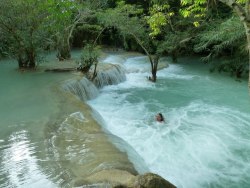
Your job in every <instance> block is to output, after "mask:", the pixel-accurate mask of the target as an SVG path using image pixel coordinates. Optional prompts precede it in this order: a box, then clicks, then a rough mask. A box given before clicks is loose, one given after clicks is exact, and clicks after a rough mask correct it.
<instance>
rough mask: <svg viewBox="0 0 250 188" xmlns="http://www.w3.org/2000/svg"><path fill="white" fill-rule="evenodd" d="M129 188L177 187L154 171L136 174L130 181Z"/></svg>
mask: <svg viewBox="0 0 250 188" xmlns="http://www.w3.org/2000/svg"><path fill="white" fill-rule="evenodd" d="M128 188H176V186H174V185H173V184H171V183H170V182H168V181H167V180H165V179H164V178H162V177H161V176H159V175H157V174H153V173H146V174H143V175H138V176H136V178H135V179H133V180H132V181H130V182H129V183H128Z"/></svg>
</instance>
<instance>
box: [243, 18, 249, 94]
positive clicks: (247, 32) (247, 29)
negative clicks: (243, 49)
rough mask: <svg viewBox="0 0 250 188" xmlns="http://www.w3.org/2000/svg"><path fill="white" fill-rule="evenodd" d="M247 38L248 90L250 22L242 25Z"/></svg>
mask: <svg viewBox="0 0 250 188" xmlns="http://www.w3.org/2000/svg"><path fill="white" fill-rule="evenodd" d="M244 27H245V30H246V36H247V49H248V67H249V68H248V72H249V73H248V74H249V76H248V88H249V90H250V22H247V23H244Z"/></svg>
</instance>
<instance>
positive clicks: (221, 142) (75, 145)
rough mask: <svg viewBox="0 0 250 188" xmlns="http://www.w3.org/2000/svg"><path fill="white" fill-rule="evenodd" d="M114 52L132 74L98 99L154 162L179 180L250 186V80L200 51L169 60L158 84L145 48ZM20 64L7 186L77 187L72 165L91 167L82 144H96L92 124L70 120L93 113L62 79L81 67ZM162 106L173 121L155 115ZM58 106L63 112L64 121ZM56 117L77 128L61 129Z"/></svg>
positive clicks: (5, 97) (5, 64)
mask: <svg viewBox="0 0 250 188" xmlns="http://www.w3.org/2000/svg"><path fill="white" fill-rule="evenodd" d="M75 55H79V53H75ZM52 56H53V54H52ZM52 56H51V57H49V58H52ZM53 57H54V56H53ZM167 61H168V59H164V60H162V63H163V64H164V63H165V62H167ZM106 62H113V63H114V62H115V63H119V64H122V65H123V66H124V68H125V69H126V70H127V74H126V77H127V80H126V81H125V82H123V83H121V84H118V85H113V86H108V87H104V88H103V89H102V90H101V93H100V95H99V96H98V98H96V99H94V100H91V101H89V102H88V103H89V104H90V105H91V106H92V107H93V108H94V109H95V110H97V111H98V112H99V113H100V114H101V116H102V117H103V119H104V121H105V123H104V125H103V126H104V127H105V129H107V130H109V131H111V132H112V133H113V134H115V135H117V136H119V137H121V138H123V139H124V140H125V141H126V142H128V143H129V144H130V145H131V146H132V147H133V148H134V149H135V150H136V152H137V153H139V154H140V156H141V157H142V159H143V160H144V162H145V164H146V165H147V168H149V169H150V170H151V171H152V172H155V173H158V174H160V175H161V176H163V177H164V178H166V179H168V180H169V181H171V182H172V183H174V184H175V185H177V186H178V187H185V188H189V187H190V188H191V187H192V188H200V187H232V188H233V187H243V188H244V187H249V186H250V175H249V174H250V163H249V161H250V123H249V122H250V100H249V94H248V89H247V83H246V82H245V81H242V82H237V81H235V80H234V79H233V78H230V77H228V76H225V75H224V76H223V75H220V74H216V73H215V74H210V73H208V71H207V67H206V66H204V65H203V64H200V63H199V62H198V60H197V59H194V58H183V59H180V62H179V64H170V66H169V67H168V68H166V69H162V70H160V71H159V72H158V81H157V83H155V84H154V83H151V82H148V80H147V79H146V78H147V77H148V76H149V64H148V62H147V58H146V57H145V56H140V55H135V54H123V53H121V54H118V55H117V54H112V55H108V56H107V58H106V59H105V60H104V63H106ZM16 67H17V64H16V63H15V62H13V61H8V60H6V61H1V62H0V68H1V69H0V87H1V91H0V129H1V131H0V187H70V182H71V180H72V177H71V172H70V171H71V170H72V169H73V170H74V169H76V170H75V171H76V172H77V173H79V174H80V175H81V173H82V174H84V173H85V171H84V170H82V169H81V168H79V169H78V168H77V167H78V166H79V163H78V162H79V161H82V160H83V158H82V157H81V156H80V155H78V154H79V153H81V154H84V152H86V151H85V150H86V149H85V148H84V147H82V142H83V140H84V139H85V138H84V134H81V133H84V132H83V130H81V129H80V127H79V126H78V124H76V125H75V126H72V127H68V124H67V122H68V121H69V120H72V117H73V116H77V118H78V119H79V117H81V118H82V117H85V114H81V113H79V112H78V111H75V110H76V108H77V107H75V108H73V107H71V106H70V105H69V104H68V103H67V102H66V101H62V99H61V98H60V97H59V94H58V93H57V91H54V89H53V88H55V87H56V86H60V84H61V83H62V81H64V80H65V79H68V78H71V77H72V75H69V74H64V73H62V74H61V73H60V74H53V73H43V72H39V71H38V72H25V73H22V72H18V71H17V70H16ZM64 104H65V105H66V106H67V107H66V108H65V113H66V114H65V113H62V109H61V107H62V106H63V107H65V105H64ZM71 108H73V110H71ZM63 110H64V109H63ZM68 112H70V113H72V114H67V113H68ZM158 112H162V113H163V115H164V116H165V118H166V122H165V123H163V124H162V123H157V122H155V120H154V116H155V114H156V113H158ZM58 113H59V114H58ZM60 113H62V114H60ZM58 115H61V116H62V117H61V116H60V117H61V118H60V120H58V122H57V119H54V117H58ZM78 116H79V117H78ZM81 118H80V120H81ZM51 121H52V122H54V121H55V122H56V123H57V124H56V123H55V124H56V126H60V124H62V125H64V126H65V127H67V128H69V129H66V128H65V129H64V127H61V129H55V130H57V132H56V131H55V130H54V128H58V127H54V126H55V125H54V123H51ZM72 121H76V120H74V119H73V120H72ZM48 123H49V124H48ZM50 123H51V124H50ZM76 128H78V129H77V131H76ZM51 131H52V132H51ZM53 131H54V132H55V134H54V132H53ZM81 131H82V132H81ZM76 135H77V136H76ZM72 137H73V138H72ZM65 138H67V139H65ZM65 143H66V144H65ZM130 151H132V149H130ZM131 155H133V154H131ZM132 160H133V159H132ZM134 160H138V158H135V159H134ZM76 161H77V162H76ZM137 164H138V163H137ZM138 168H139V167H138ZM81 171H82V172H81Z"/></svg>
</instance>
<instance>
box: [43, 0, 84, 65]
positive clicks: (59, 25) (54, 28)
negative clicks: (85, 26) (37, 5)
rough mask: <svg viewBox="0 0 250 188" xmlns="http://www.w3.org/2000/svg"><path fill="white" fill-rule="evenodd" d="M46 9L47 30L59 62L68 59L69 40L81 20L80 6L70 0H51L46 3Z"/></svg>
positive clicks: (69, 54)
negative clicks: (53, 43)
mask: <svg viewBox="0 0 250 188" xmlns="http://www.w3.org/2000/svg"><path fill="white" fill-rule="evenodd" d="M47 7H48V8H47V10H48V17H47V19H48V22H47V23H48V25H47V29H48V30H49V31H50V33H51V35H52V36H53V38H54V40H55V46H56V48H57V57H58V59H59V60H60V61H61V60H65V59H70V57H71V53H70V51H71V46H70V38H71V37H72V34H73V31H74V29H75V27H76V25H77V24H78V23H79V22H80V21H81V20H82V14H81V13H82V12H81V10H80V4H78V3H77V1H71V0H65V1H61V0H51V1H47Z"/></svg>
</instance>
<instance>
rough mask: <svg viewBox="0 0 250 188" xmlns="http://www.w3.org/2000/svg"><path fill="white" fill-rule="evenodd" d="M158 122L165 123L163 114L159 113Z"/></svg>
mask: <svg viewBox="0 0 250 188" xmlns="http://www.w3.org/2000/svg"><path fill="white" fill-rule="evenodd" d="M156 121H159V122H162V121H164V117H163V115H162V113H158V114H157V115H156Z"/></svg>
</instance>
